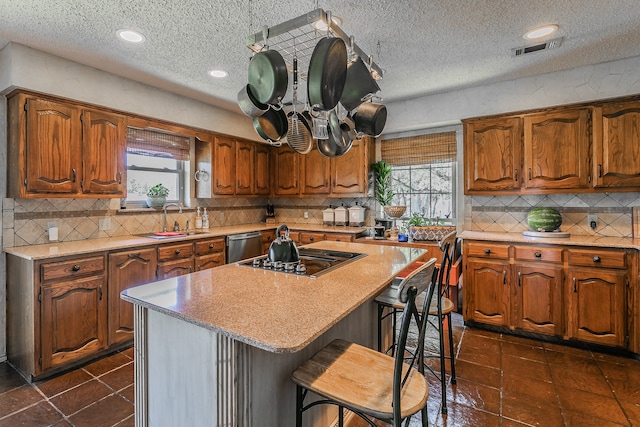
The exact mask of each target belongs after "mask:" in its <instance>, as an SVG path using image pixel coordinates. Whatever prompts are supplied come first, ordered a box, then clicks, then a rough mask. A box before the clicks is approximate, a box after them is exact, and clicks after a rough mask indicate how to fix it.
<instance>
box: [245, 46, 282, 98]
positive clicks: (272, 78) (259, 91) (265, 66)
mask: <svg viewBox="0 0 640 427" xmlns="http://www.w3.org/2000/svg"><path fill="white" fill-rule="evenodd" d="M288 84H289V74H288V71H287V64H285V62H284V58H283V57H282V55H280V53H278V51H276V50H265V51H262V52H258V53H256V54H255V55H254V56H253V58H251V62H249V86H251V92H252V93H253V95H255V97H256V99H257V100H258V101H259V102H261V103H262V104H274V105H275V104H278V103H279V102H280V101H281V100H282V98H283V97H284V95H285V93H286V92H287V85H288Z"/></svg>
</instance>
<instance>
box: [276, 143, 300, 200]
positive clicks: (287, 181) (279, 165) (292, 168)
mask: <svg viewBox="0 0 640 427" xmlns="http://www.w3.org/2000/svg"><path fill="white" fill-rule="evenodd" d="M299 165H300V154H298V153H296V152H295V151H293V150H292V149H291V148H289V146H282V147H278V148H276V149H274V151H273V192H274V194H275V195H276V196H290V195H296V194H300V181H299V180H298V174H299Z"/></svg>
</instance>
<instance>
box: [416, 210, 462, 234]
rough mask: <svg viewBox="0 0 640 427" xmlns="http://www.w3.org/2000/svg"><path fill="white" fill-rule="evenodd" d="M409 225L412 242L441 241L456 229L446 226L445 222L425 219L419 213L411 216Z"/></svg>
mask: <svg viewBox="0 0 640 427" xmlns="http://www.w3.org/2000/svg"><path fill="white" fill-rule="evenodd" d="M407 224H408V225H409V237H411V240H440V239H442V237H443V236H446V235H447V234H449V233H450V232H452V231H454V230H455V229H456V227H455V226H453V225H445V223H444V221H443V220H438V219H431V218H425V217H423V216H422V215H420V214H419V213H417V212H414V213H413V215H411V218H409V222H408V223H407Z"/></svg>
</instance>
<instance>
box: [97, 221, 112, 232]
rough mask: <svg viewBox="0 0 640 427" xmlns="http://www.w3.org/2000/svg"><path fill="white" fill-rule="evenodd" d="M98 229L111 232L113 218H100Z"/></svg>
mask: <svg viewBox="0 0 640 427" xmlns="http://www.w3.org/2000/svg"><path fill="white" fill-rule="evenodd" d="M98 229H99V230H100V231H105V230H111V218H100V219H99V220H98Z"/></svg>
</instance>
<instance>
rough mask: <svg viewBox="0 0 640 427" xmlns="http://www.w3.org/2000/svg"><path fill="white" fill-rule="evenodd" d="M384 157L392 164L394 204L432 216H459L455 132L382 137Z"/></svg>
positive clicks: (408, 212)
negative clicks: (393, 137) (457, 207)
mask: <svg viewBox="0 0 640 427" xmlns="http://www.w3.org/2000/svg"><path fill="white" fill-rule="evenodd" d="M381 144H382V145H381V153H382V160H384V161H386V162H387V163H389V164H390V165H391V171H392V172H391V181H392V188H393V191H394V193H395V195H394V198H393V204H394V205H406V206H407V212H406V213H405V217H409V216H411V215H412V214H414V213H418V214H419V215H421V216H423V217H425V218H431V219H444V220H446V219H454V218H456V176H457V168H456V133H455V132H441V133H434V134H428V135H418V136H412V137H406V138H396V139H389V140H383V141H382V143H381Z"/></svg>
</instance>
